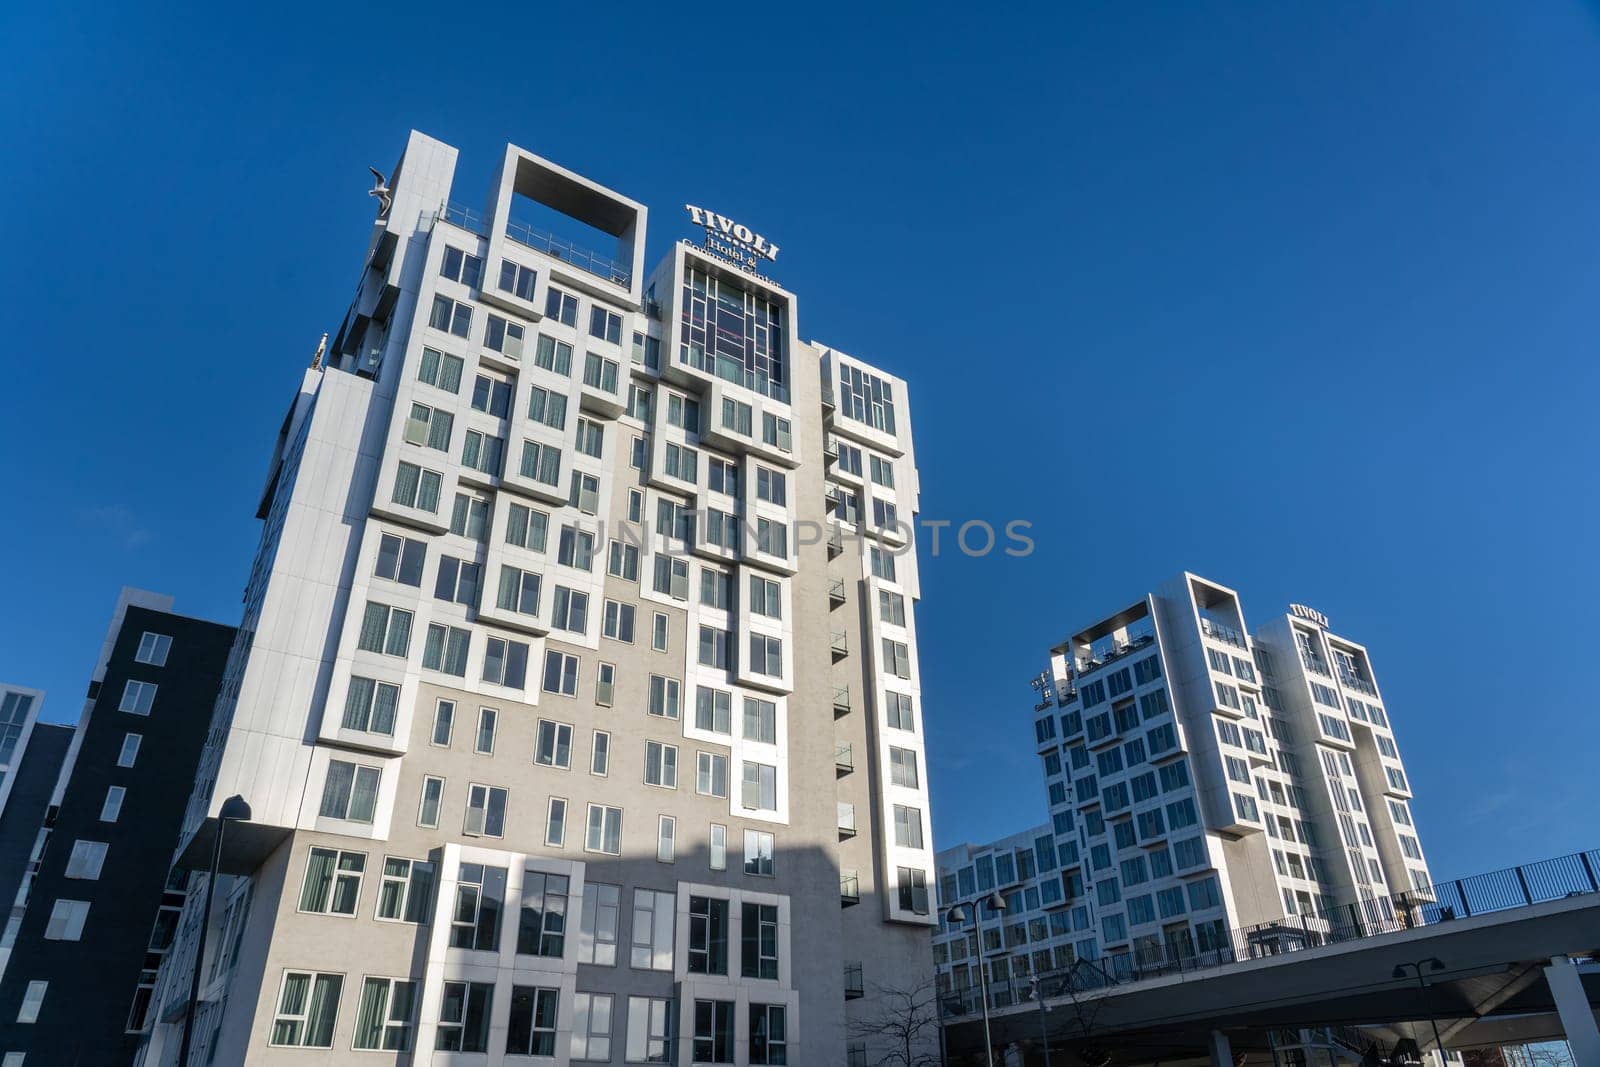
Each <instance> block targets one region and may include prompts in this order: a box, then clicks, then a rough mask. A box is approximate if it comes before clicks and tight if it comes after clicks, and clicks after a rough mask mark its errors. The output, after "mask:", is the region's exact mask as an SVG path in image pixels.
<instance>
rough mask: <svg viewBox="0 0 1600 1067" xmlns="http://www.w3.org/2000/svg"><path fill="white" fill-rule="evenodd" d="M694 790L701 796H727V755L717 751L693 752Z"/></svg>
mask: <svg viewBox="0 0 1600 1067" xmlns="http://www.w3.org/2000/svg"><path fill="white" fill-rule="evenodd" d="M694 781H695V786H694V788H695V792H697V793H699V794H700V795H701V796H707V797H722V798H724V799H726V798H727V796H728V757H727V756H725V755H723V754H721V753H719V752H697V753H695V776H694Z"/></svg>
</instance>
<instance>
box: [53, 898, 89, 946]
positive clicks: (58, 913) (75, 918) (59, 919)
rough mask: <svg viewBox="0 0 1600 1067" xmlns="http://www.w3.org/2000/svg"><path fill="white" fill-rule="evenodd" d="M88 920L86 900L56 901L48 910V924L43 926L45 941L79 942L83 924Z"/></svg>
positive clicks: (81, 937)
mask: <svg viewBox="0 0 1600 1067" xmlns="http://www.w3.org/2000/svg"><path fill="white" fill-rule="evenodd" d="M88 919H89V902H88V901H87V900H65V899H62V900H57V901H56V902H55V904H54V906H52V907H51V909H50V919H49V922H47V923H46V924H45V928H44V939H45V940H46V941H81V940H83V924H84V923H85V922H87V921H88Z"/></svg>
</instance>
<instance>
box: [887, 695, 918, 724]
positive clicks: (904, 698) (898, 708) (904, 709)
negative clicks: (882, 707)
mask: <svg viewBox="0 0 1600 1067" xmlns="http://www.w3.org/2000/svg"><path fill="white" fill-rule="evenodd" d="M883 695H884V698H885V700H886V702H887V704H888V706H889V707H888V712H889V725H890V726H892V727H894V728H895V729H896V730H915V729H916V728H917V723H916V718H915V717H914V716H913V715H912V712H911V694H909V693H896V692H893V691H889V690H886V691H885V692H884V694H883Z"/></svg>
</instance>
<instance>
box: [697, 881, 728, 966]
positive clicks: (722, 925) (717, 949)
mask: <svg viewBox="0 0 1600 1067" xmlns="http://www.w3.org/2000/svg"><path fill="white" fill-rule="evenodd" d="M728 922H729V914H728V902H727V901H726V900H722V899H720V898H717V897H690V898H689V963H688V967H689V973H690V974H722V975H725V974H727V973H728Z"/></svg>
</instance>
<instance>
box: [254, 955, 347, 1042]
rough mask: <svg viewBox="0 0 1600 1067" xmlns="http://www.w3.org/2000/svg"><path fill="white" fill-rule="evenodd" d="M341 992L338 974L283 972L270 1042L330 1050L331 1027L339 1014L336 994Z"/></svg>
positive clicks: (341, 985) (340, 976) (342, 987)
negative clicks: (281, 986)
mask: <svg viewBox="0 0 1600 1067" xmlns="http://www.w3.org/2000/svg"><path fill="white" fill-rule="evenodd" d="M343 989H344V976H343V975H341V974H322V973H318V972H311V971H285V972H284V974H283V988H282V990H280V991H279V993H278V1012H277V1014H276V1015H275V1016H273V1019H272V1038H271V1041H270V1043H271V1044H273V1045H292V1046H296V1047H300V1048H332V1047H333V1024H334V1021H335V1020H336V1019H337V1018H338V1015H339V994H340V992H342V991H343Z"/></svg>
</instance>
